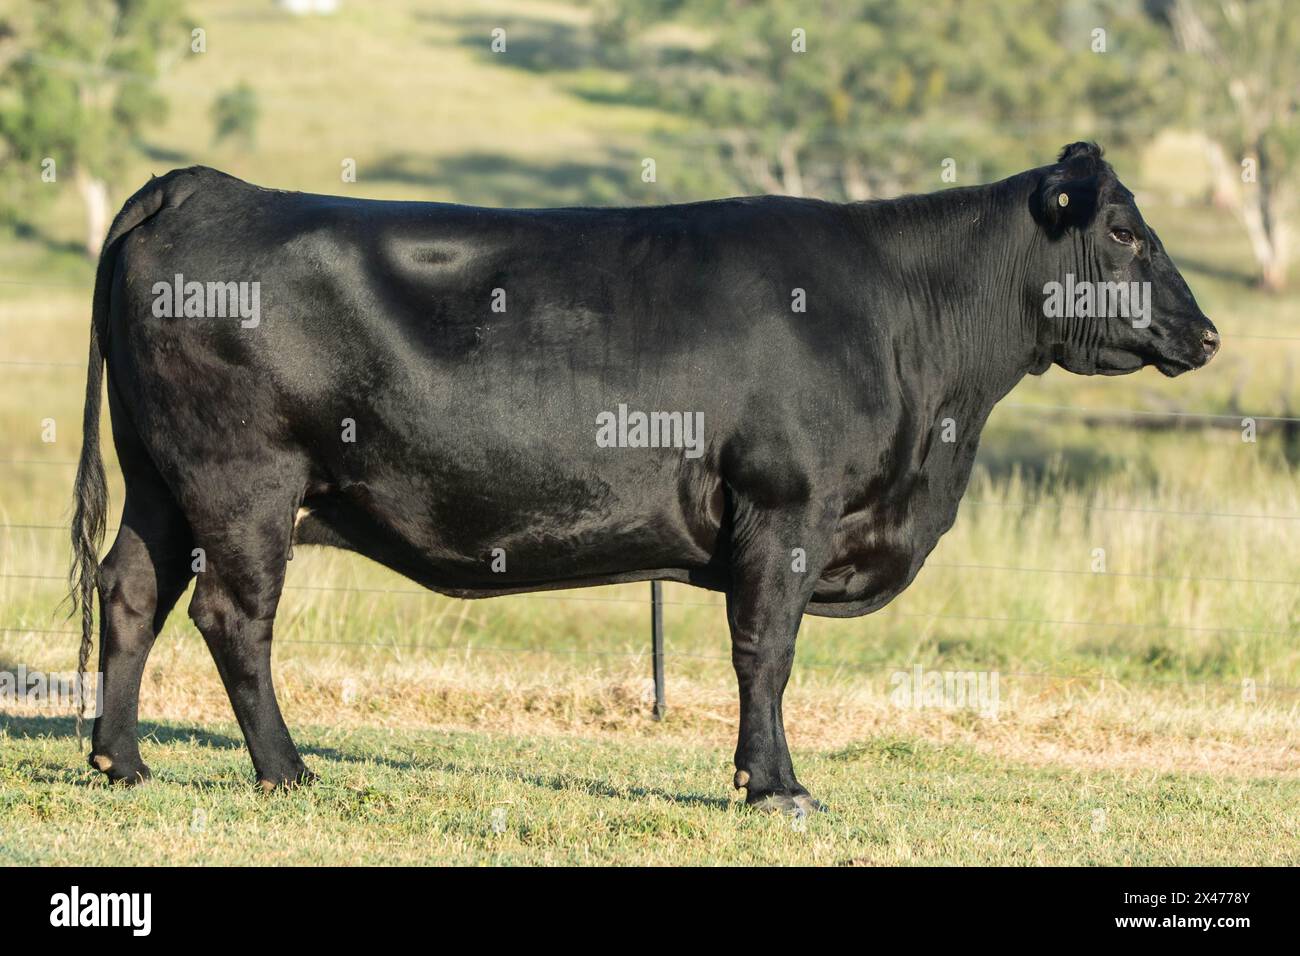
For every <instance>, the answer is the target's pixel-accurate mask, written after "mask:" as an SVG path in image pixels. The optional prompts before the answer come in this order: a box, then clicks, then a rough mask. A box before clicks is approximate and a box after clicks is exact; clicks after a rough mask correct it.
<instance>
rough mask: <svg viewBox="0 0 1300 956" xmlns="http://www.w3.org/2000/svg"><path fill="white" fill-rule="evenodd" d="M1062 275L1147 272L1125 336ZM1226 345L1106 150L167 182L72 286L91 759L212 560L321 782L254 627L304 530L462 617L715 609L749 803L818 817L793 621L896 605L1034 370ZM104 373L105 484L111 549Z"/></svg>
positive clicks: (1126, 363)
mask: <svg viewBox="0 0 1300 956" xmlns="http://www.w3.org/2000/svg"><path fill="white" fill-rule="evenodd" d="M1067 280H1068V281H1070V282H1072V283H1074V285H1072V286H1071V288H1073V287H1074V286H1075V285H1078V284H1079V283H1099V282H1130V281H1132V282H1140V283H1149V285H1148V286H1145V287H1144V288H1146V289H1148V290H1149V291H1150V299H1149V305H1150V311H1149V316H1148V317H1149V324H1146V323H1145V322H1143V321H1131V320H1130V319H1129V318H1125V317H1113V316H1112V317H1102V318H1087V317H1082V316H1078V315H1072V316H1071V317H1068V318H1067V317H1060V318H1058V317H1053V316H1052V315H1048V314H1045V313H1046V312H1048V311H1051V310H1045V308H1044V302H1045V289H1046V288H1047V287H1048V285H1049V283H1052V282H1057V281H1060V282H1065V281H1067ZM195 283H197V285H195ZM209 283H210V284H211V285H208V284H209ZM223 283H230V285H223ZM214 288H215V290H216V291H215V293H214V291H213V289H214ZM223 297H224V298H223ZM1069 311H1071V312H1073V311H1074V310H1073V309H1071V310H1069ZM214 313H215V315H214ZM222 315H224V316H226V317H221V316H222ZM1217 348H1218V335H1217V333H1216V332H1215V330H1214V327H1213V326H1212V325H1211V324H1210V322H1209V321H1208V320H1207V319H1206V317H1205V316H1204V315H1203V314H1202V313H1201V310H1200V309H1199V308H1198V307H1197V305H1196V301H1195V300H1194V299H1193V297H1192V294H1191V292H1190V291H1189V290H1188V288H1187V284H1186V283H1185V282H1184V281H1183V278H1182V276H1181V275H1180V274H1179V273H1178V270H1177V269H1176V268H1175V267H1174V265H1173V263H1172V262H1171V261H1170V260H1169V257H1168V256H1167V255H1166V254H1165V250H1164V247H1163V246H1162V245H1161V242H1160V240H1159V238H1157V236H1156V234H1155V231H1154V230H1152V229H1151V228H1150V227H1149V226H1148V225H1147V224H1146V222H1145V221H1144V220H1143V218H1142V216H1141V215H1140V214H1139V212H1138V210H1137V208H1136V206H1135V205H1134V202H1133V196H1132V194H1131V193H1130V192H1129V191H1128V190H1127V189H1125V188H1124V187H1123V186H1122V185H1121V184H1120V183H1119V181H1118V180H1117V179H1116V177H1115V174H1114V172H1113V171H1112V169H1111V168H1110V166H1109V164H1107V163H1106V162H1105V161H1104V160H1103V159H1102V157H1101V151H1100V149H1098V148H1097V147H1096V146H1095V145H1093V144H1085V143H1075V144H1073V145H1071V146H1068V147H1066V148H1065V149H1064V150H1063V151H1062V153H1061V155H1060V157H1059V159H1058V161H1057V162H1056V163H1055V164H1053V165H1050V166H1045V167H1042V168H1038V169H1033V170H1030V171H1028V172H1025V173H1021V174H1019V175H1017V176H1013V177H1011V178H1009V179H1006V180H1003V181H1001V182H997V183H994V184H992V185H986V186H977V187H973V188H960V189H951V190H947V191H945V192H941V193H936V194H932V195H923V196H907V197H903V198H901V199H895V200H889V201H883V202H867V203H853V204H847V205H837V204H833V203H828V202H820V201H816V200H810V199H795V198H781V197H770V196H769V197H761V198H743V199H727V200H720V201H716V202H704V203H693V204H688V205H679V206H664V207H655V208H632V209H478V208H471V207H466V206H456V205H444V204H437V203H415V202H375V201H368V200H358V199H345V198H339V197H335V196H317V195H304V194H300V193H293V192H284V191H280V190H271V189H261V188H258V187H256V186H252V185H249V184H247V183H244V182H241V181H240V180H238V179H233V178H231V177H230V176H226V175H224V174H222V173H219V172H216V171H214V170H211V169H205V168H202V167H195V168H191V169H183V170H177V171H174V172H171V173H168V174H167V175H166V176H163V177H162V178H160V179H154V180H151V181H150V182H149V183H148V184H147V185H146V186H144V188H142V189H141V190H140V191H139V192H138V193H136V194H135V195H134V196H133V197H132V198H131V199H130V200H129V201H128V202H127V203H126V205H125V207H123V209H122V211H121V212H120V213H119V214H118V216H117V218H116V220H115V221H114V223H113V226H112V229H111V231H110V234H109V236H108V239H107V241H106V242H105V245H104V251H103V254H102V256H101V259H100V263H99V270H98V275H97V278H96V284H95V298H94V316H93V322H92V326H91V337H90V369H89V377H88V381H87V387H86V404H85V423H84V447H83V449H82V454H81V461H80V467H79V468H78V473H77V484H76V514H75V517H74V519H73V544H74V548H75V560H74V565H73V579H74V584H73V590H74V599H76V600H78V601H79V603H80V604H81V606H82V616H83V625H84V635H83V642H82V654H83V660H82V670H83V671H84V670H85V667H86V663H87V660H86V656H87V655H88V654H89V650H90V646H91V633H90V628H91V601H92V590H93V589H94V588H95V587H96V584H97V585H98V593H99V596H100V601H101V606H102V621H101V628H100V670H101V671H102V674H103V678H102V680H103V683H102V691H101V692H102V694H103V712H102V716H100V717H99V718H98V719H97V720H96V722H95V727H94V737H93V750H92V752H91V757H90V761H91V764H92V765H93V766H94V767H97V768H98V769H99V770H101V771H103V772H104V773H105V774H106V775H107V776H108V777H109V779H111V780H113V781H126V782H134V781H138V780H142V779H145V778H147V777H148V776H149V769H148V768H147V767H146V766H145V764H144V762H143V761H142V760H141V758H140V751H139V747H138V743H137V740H136V713H137V705H138V695H139V685H140V676H141V671H142V670H143V668H144V664H145V658H146V656H147V655H148V653H149V649H150V646H151V645H152V644H153V641H154V638H155V636H156V635H157V633H158V631H159V629H160V628H161V626H162V624H163V621H164V619H165V618H166V616H167V614H168V612H169V611H170V610H171V608H172V606H173V605H174V603H175V602H176V601H177V599H178V598H179V596H180V595H181V593H182V592H183V591H184V590H185V588H186V586H187V584H188V583H189V581H190V579H191V578H192V577H194V576H195V575H194V571H193V570H192V569H193V567H194V565H195V558H194V557H193V554H194V549H202V558H203V559H204V561H205V562H206V564H205V567H204V568H203V569H202V570H201V571H200V573H198V575H197V578H198V581H197V585H196V587H195V590H194V597H193V600H192V601H191V603H190V617H191V618H193V620H194V622H195V624H197V625H198V628H199V630H200V631H201V632H202V634H203V638H204V640H205V641H206V642H207V644H208V647H209V649H210V650H211V652H212V655H213V657H214V658H215V660H216V664H217V668H218V670H219V671H220V674H221V678H222V680H223V681H224V682H225V685H226V689H227V691H228V692H229V694H230V700H231V704H232V705H233V707H234V712H235V715H236V717H237V718H238V720H239V724H240V727H241V728H242V730H243V732H244V736H245V738H246V739H247V741H248V747H249V750H250V751H251V754H252V758H253V765H254V767H255V768H256V772H257V777H258V779H259V781H260V782H261V784H262V785H263V786H264V787H265V788H267V789H273V788H275V787H278V786H289V785H293V784H296V783H298V782H302V781H305V780H308V779H310V778H311V774H310V772H309V771H308V769H307V767H306V766H305V765H304V764H303V762H302V760H301V759H300V757H299V755H298V751H297V749H296V748H295V747H294V744H293V741H292V740H291V739H290V736H289V731H288V730H287V728H286V727H285V724H284V720H283V718H282V717H281V715H280V709H279V706H278V704H277V702H276V696H275V690H274V689H273V687H272V683H271V666H270V662H271V638H272V622H273V621H274V619H275V612H276V605H277V603H278V601H279V598H280V592H281V588H282V586H283V583H284V577H285V564H286V561H287V560H288V559H289V557H290V554H291V550H292V546H293V545H294V544H295V543H304V544H325V545H331V546H334V547H342V548H349V549H352V550H354V551H357V552H360V553H361V554H364V555H367V556H368V557H370V558H372V559H373V560H375V561H378V562H380V563H382V564H384V565H387V566H388V567H390V568H392V569H394V570H396V571H398V572H400V573H402V574H404V575H406V576H407V577H409V578H411V579H412V580H414V581H418V582H419V583H421V584H423V585H425V586H426V587H428V588H431V589H433V590H436V591H439V592H441V593H444V594H450V595H454V596H457V597H465V598H468V597H486V596H491V595H499V594H512V593H516V592H521V591H538V590H546V589H551V588H565V587H583V586H588V585H598V584H609V583H614V582H625V581H644V580H647V579H663V580H669V581H678V582H684V583H689V584H693V585H696V586H698V587H702V588H709V589H711V590H715V591H721V592H724V593H725V594H726V604H727V619H728V622H729V623H730V626H731V635H732V659H733V661H734V664H735V669H736V674H737V677H738V678H739V684H740V734H739V743H738V744H737V747H736V776H735V785H736V786H737V787H743V788H746V789H747V794H746V796H747V799H748V802H749V803H751V804H756V805H759V806H762V807H764V808H768V809H780V810H787V811H793V812H803V811H807V810H809V809H812V808H813V807H815V804H814V802H813V801H812V800H811V798H810V797H809V796H808V791H807V790H805V789H804V788H803V786H801V785H800V783H799V781H798V780H797V779H795V774H794V768H793V766H792V765H791V761H790V753H789V751H788V749H787V746H786V740H785V731H784V729H783V726H782V716H781V698H782V693H783V691H784V689H785V685H786V681H787V680H788V678H789V676H790V668H791V664H792V662H793V659H794V646H795V635H796V633H797V631H798V629H799V622H800V619H801V617H802V616H803V614H804V613H805V612H808V613H811V614H821V615H827V616H832V617H849V616H855V615H860V614H868V613H870V612H872V611H874V610H876V609H877V608H880V607H883V606H884V605H885V604H887V603H888V602H889V601H890V600H891V599H892V598H894V597H895V596H896V595H897V594H899V593H900V592H901V591H902V590H903V589H904V588H905V587H907V585H908V584H909V583H910V582H911V580H912V579H913V577H915V575H916V573H917V571H918V570H919V569H920V567H921V564H922V562H923V561H924V560H925V557H926V555H927V554H929V552H930V551H931V549H932V548H933V547H934V546H935V543H936V542H937V541H938V539H939V536H940V535H942V534H943V533H944V532H945V531H946V530H947V529H948V528H949V527H950V526H951V525H952V523H953V520H954V517H955V515H956V512H957V506H958V502H959V500H960V498H961V495H962V493H963V491H964V489H965V487H966V483H967V480H968V477H969V474H970V470H971V463H972V461H973V459H974V457H975V450H976V446H977V443H978V440H979V435H980V430H981V428H982V427H983V425H984V422H985V420H986V418H987V416H988V414H989V411H990V410H991V409H992V408H993V405H994V403H995V402H997V401H998V400H999V399H1000V398H1001V397H1002V396H1003V395H1005V394H1006V393H1007V392H1008V391H1009V390H1010V389H1011V388H1012V387H1013V386H1014V385H1015V384H1016V383H1017V382H1018V381H1020V379H1021V378H1022V377H1023V376H1024V375H1025V374H1026V373H1034V374H1037V373H1041V372H1043V371H1045V370H1046V369H1047V368H1048V367H1049V366H1050V365H1052V364H1053V363H1056V364H1059V365H1061V366H1064V367H1065V368H1067V369H1069V370H1070V371H1073V372H1079V373H1082V374H1091V373H1101V374H1120V373H1124V372H1132V371H1135V370H1136V369H1138V368H1141V367H1142V366H1144V365H1155V366H1156V367H1157V368H1158V369H1159V370H1160V371H1162V372H1164V373H1165V374H1166V375H1176V374H1178V373H1180V372H1183V371H1185V370H1188V369H1194V368H1197V367H1198V366H1200V365H1203V364H1204V363H1205V362H1206V361H1208V360H1209V358H1210V357H1211V356H1212V355H1213V354H1214V352H1215V351H1216V350H1217ZM105 365H107V368H108V399H109V409H110V412H111V415H112V425H113V439H114V443H115V444H116V446H117V453H118V458H119V461H120V463H121V467H122V471H123V474H124V478H125V484H126V500H125V503H124V505H123V511H122V520H121V531H120V532H119V534H118V537H117V540H116V542H115V543H114V545H113V547H112V549H111V550H110V551H109V553H108V555H107V557H106V558H105V559H104V562H103V564H102V565H97V560H96V555H97V553H98V550H97V548H98V545H99V543H100V541H101V539H102V534H103V530H104V515H105V510H106V493H105V482H104V475H103V465H102V462H101V459H100V453H99V449H98V441H97V436H98V433H99V426H98V423H99V409H100V379H101V374H102V370H103V367H104V366H105ZM652 413H658V414H652ZM945 429H946V430H947V432H948V434H947V435H944V434H941V431H943V430H945ZM656 445H658V447H655V446H656Z"/></svg>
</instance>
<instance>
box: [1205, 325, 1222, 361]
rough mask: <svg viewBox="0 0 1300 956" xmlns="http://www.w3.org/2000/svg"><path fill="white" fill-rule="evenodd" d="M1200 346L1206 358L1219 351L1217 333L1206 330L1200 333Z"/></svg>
mask: <svg viewBox="0 0 1300 956" xmlns="http://www.w3.org/2000/svg"><path fill="white" fill-rule="evenodd" d="M1201 344H1202V347H1203V348H1204V349H1205V354H1206V356H1207V357H1208V356H1212V355H1214V353H1215V352H1217V351H1219V333H1218V332H1216V331H1214V330H1213V329H1206V330H1205V331H1204V332H1202V333H1201Z"/></svg>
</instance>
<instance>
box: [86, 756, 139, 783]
mask: <svg viewBox="0 0 1300 956" xmlns="http://www.w3.org/2000/svg"><path fill="white" fill-rule="evenodd" d="M86 763H88V764H90V766H91V767H93V768H94V769H95V770H98V771H99V772H100V773H102V774H103V775H104V777H105V778H106V779H107V780H108V782H109V783H110V784H118V783H120V784H122V786H124V787H135V786H138V785H139V784H142V783H147V782H148V781H149V780H150V779H151V778H152V777H153V771H151V770H150V769H149V768H148V767H147V766H146V765H145V764H144V763H142V762H140V761H134V762H131V761H125V760H121V761H114V760H113V758H112V757H110V756H108V755H107V754H94V753H92V754H91V755H90V757H89V759H87V761H86Z"/></svg>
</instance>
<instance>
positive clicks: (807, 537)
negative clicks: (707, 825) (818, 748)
mask: <svg viewBox="0 0 1300 956" xmlns="http://www.w3.org/2000/svg"><path fill="white" fill-rule="evenodd" d="M810 517H811V516H809V515H807V514H805V513H802V512H801V511H798V510H794V511H790V510H783V509H759V508H753V507H749V506H747V505H745V504H744V503H740V504H738V505H737V507H736V511H735V532H734V534H733V538H734V543H733V554H732V559H731V565H732V567H731V576H732V581H731V586H730V588H729V589H728V591H727V619H728V622H729V623H730V625H731V658H732V663H733V664H734V666H735V669H736V678H737V680H738V682H739V684H740V735H739V740H738V741H737V744H736V779H735V784H736V788H737V789H741V788H744V789H745V791H746V793H745V800H746V802H747V803H748V804H750V805H751V806H756V807H758V808H760V809H764V810H778V811H785V812H791V813H800V814H804V813H808V812H811V811H813V810H816V809H818V808H819V805H818V804H817V802H816V801H814V800H813V799H812V797H811V796H809V794H808V791H807V790H806V789H804V787H803V785H802V784H800V783H799V781H798V779H796V777H795V775H794V764H793V763H792V761H791V759H790V749H789V747H788V746H787V744H786V739H785V724H784V721H783V718H782V712H781V699H782V696H783V695H784V693H785V686H786V683H787V682H788V681H789V679H790V669H791V666H792V665H793V663H794V645H795V637H796V635H797V634H798V632H799V622H800V620H801V619H802V617H803V612H804V608H805V607H807V605H808V601H809V600H810V599H811V598H812V593H813V589H814V587H815V586H816V582H817V579H818V577H819V575H820V572H821V569H822V562H823V560H824V559H823V557H822V553H823V550H824V548H825V546H826V543H827V541H828V539H829V532H828V530H827V529H824V528H821V527H819V525H820V524H824V522H818V521H815V520H810Z"/></svg>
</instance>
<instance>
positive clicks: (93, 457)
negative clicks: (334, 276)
mask: <svg viewBox="0 0 1300 956" xmlns="http://www.w3.org/2000/svg"><path fill="white" fill-rule="evenodd" d="M162 205H163V190H162V181H161V180H157V179H151V180H150V181H149V183H148V184H147V185H146V186H145V187H144V188H142V189H141V190H140V191H139V192H137V193H136V194H135V195H134V196H132V197H131V199H129V200H128V201H127V203H126V205H125V206H123V207H122V211H121V212H119V213H118V214H117V218H116V219H114V220H113V225H112V227H111V228H110V229H109V232H108V237H107V238H106V239H105V240H104V247H103V249H102V250H101V251H100V254H99V265H98V267H97V268H96V270H95V293H94V299H93V300H92V305H91V316H90V358H89V361H88V363H87V368H86V405H85V408H84V410H83V412H82V419H81V458H80V460H79V461H78V462H77V479H76V484H75V485H74V487H73V504H74V506H75V509H74V511H73V514H72V566H71V567H70V568H69V570H68V589H69V591H68V596H69V598H70V600H71V602H72V613H73V614H76V613H77V611H78V610H80V612H81V650H80V652H79V654H78V655H77V675H76V687H77V695H76V696H77V745H78V746H79V747H80V746H82V745H83V740H82V720H83V715H84V712H85V696H86V682H87V678H88V674H87V670H86V669H87V668H88V667H89V666H90V652H91V650H92V649H93V647H94V643H95V639H94V626H95V610H94V606H95V589H96V586H97V584H98V580H99V549H100V546H101V545H102V544H103V542H104V531H105V515H106V514H107V511H108V482H107V481H106V479H105V477H104V458H103V455H102V454H101V453H100V449H99V413H100V406H101V403H102V395H103V379H104V358H105V355H106V354H107V347H108V320H109V310H110V305H111V303H110V299H111V293H112V286H113V272H114V269H115V267H116V265H117V251H118V248H119V247H120V246H121V239H122V237H123V236H125V235H126V233H128V232H130V231H131V230H132V229H134V228H135V227H136V226H138V225H139V224H140V223H142V222H144V220H146V219H148V218H149V217H150V216H152V215H153V214H154V213H156V212H157V211H158V210H159V209H161V208H162Z"/></svg>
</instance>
